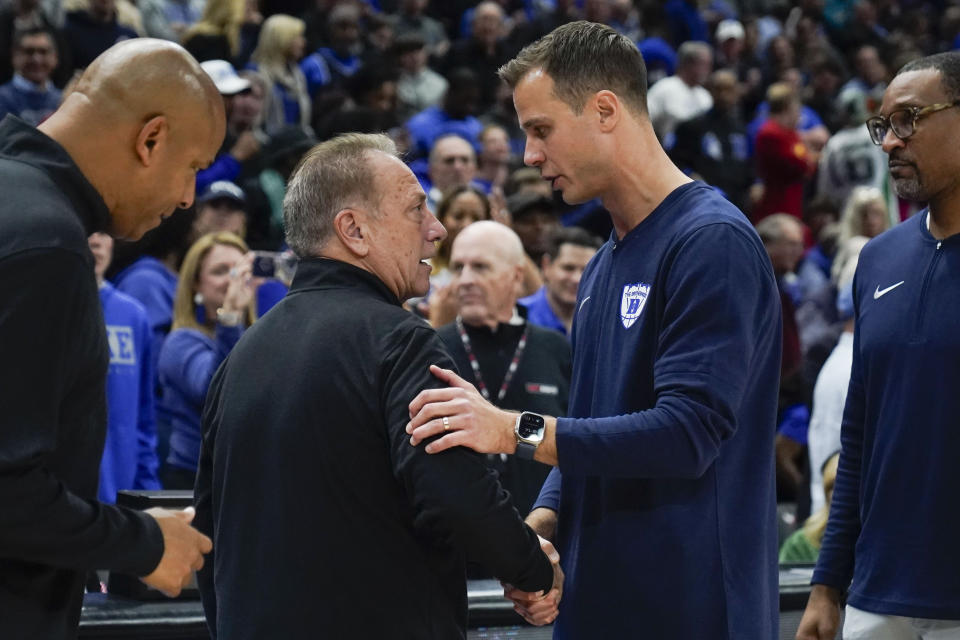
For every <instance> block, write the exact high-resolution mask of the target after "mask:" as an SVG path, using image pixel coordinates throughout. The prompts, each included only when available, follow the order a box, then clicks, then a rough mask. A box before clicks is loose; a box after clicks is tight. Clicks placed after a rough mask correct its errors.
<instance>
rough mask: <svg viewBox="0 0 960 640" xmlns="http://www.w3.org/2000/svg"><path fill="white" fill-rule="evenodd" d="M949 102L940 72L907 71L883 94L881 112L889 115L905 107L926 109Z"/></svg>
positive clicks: (894, 80) (892, 82)
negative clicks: (932, 105)
mask: <svg viewBox="0 0 960 640" xmlns="http://www.w3.org/2000/svg"><path fill="white" fill-rule="evenodd" d="M947 101H948V100H947V95H946V93H945V92H944V90H943V85H942V83H941V81H940V73H939V72H938V71H935V70H933V69H923V70H920V71H907V72H906V73H901V74H900V75H898V76H897V77H895V78H894V79H893V80H892V81H891V82H890V86H888V87H887V90H886V91H885V92H884V94H883V103H882V104H881V106H880V112H881V113H882V114H884V115H888V114H889V113H890V112H891V111H895V110H897V109H902V108H904V107H925V106H927V105H931V104H936V103H940V102H947Z"/></svg>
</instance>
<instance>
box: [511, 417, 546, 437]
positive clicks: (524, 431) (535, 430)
mask: <svg viewBox="0 0 960 640" xmlns="http://www.w3.org/2000/svg"><path fill="white" fill-rule="evenodd" d="M542 432H543V416H538V415H537V414H535V413H523V414H521V415H520V424H519V426H518V427H517V435H518V436H520V438H522V439H524V440H530V439H539V438H541V437H542V436H543V433H542Z"/></svg>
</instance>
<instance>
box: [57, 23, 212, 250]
mask: <svg viewBox="0 0 960 640" xmlns="http://www.w3.org/2000/svg"><path fill="white" fill-rule="evenodd" d="M39 129H40V130H41V131H43V132H44V133H46V134H47V135H49V136H50V137H51V138H53V139H54V140H56V141H57V142H59V143H60V144H61V145H62V146H63V147H64V148H65V149H66V150H67V152H68V153H69V154H70V156H71V158H73V160H74V162H76V164H77V166H78V167H79V168H80V171H81V172H82V173H83V174H84V176H85V177H86V178H87V179H88V180H89V181H90V183H91V184H92V185H93V186H94V187H95V188H96V189H97V191H98V192H99V193H100V195H101V197H102V198H103V200H104V202H105V203H106V205H107V208H108V209H109V210H110V213H111V216H112V220H113V228H112V230H111V232H112V234H113V235H114V236H116V237H121V238H128V239H137V238H139V237H140V236H142V235H143V234H144V233H146V232H147V231H149V230H150V229H152V228H153V227H155V226H157V225H158V224H160V220H161V219H162V218H163V217H166V216H168V215H170V214H171V213H173V211H174V209H176V208H177V207H181V208H186V207H189V206H190V205H191V204H192V203H193V198H194V188H195V179H196V172H197V171H198V170H200V169H202V168H204V167H206V166H209V164H210V163H212V162H213V159H214V157H215V156H216V153H217V151H218V150H219V148H220V144H221V143H222V142H223V136H224V132H225V129H226V118H225V115H224V108H223V99H222V98H221V97H220V94H219V92H218V91H217V88H216V86H215V85H214V84H213V80H211V79H210V77H209V76H208V75H207V74H206V73H205V72H204V71H203V69H201V68H200V65H199V64H198V63H197V61H196V60H194V59H193V57H192V56H191V55H190V54H189V53H187V51H186V50H185V49H184V48H183V47H181V46H179V45H177V44H174V43H172V42H167V41H165V40H155V39H150V38H136V39H132V40H126V41H124V42H121V43H119V44H116V45H114V46H112V47H111V48H110V49H108V50H107V51H105V52H104V53H103V54H101V55H100V56H99V57H98V58H97V59H96V60H94V61H93V63H91V64H90V66H89V67H87V69H86V71H85V72H84V73H83V76H81V78H80V80H79V81H78V82H77V84H76V86H75V87H74V89H73V91H72V92H71V93H70V94H69V95H68V96H66V98H65V99H64V101H63V104H62V106H61V107H60V109H59V110H57V112H56V113H54V114H53V115H52V116H51V117H50V118H49V119H48V120H47V121H46V122H44V123H43V124H42V125H41V126H40V127H39Z"/></svg>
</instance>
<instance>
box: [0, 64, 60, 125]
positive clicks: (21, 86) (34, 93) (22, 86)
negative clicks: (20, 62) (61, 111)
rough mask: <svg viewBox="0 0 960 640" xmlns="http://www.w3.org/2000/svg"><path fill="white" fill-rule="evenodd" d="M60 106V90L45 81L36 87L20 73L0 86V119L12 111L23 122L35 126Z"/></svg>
mask: <svg viewBox="0 0 960 640" xmlns="http://www.w3.org/2000/svg"><path fill="white" fill-rule="evenodd" d="M59 106H60V90H59V89H57V88H56V87H54V86H53V83H52V82H49V81H48V82H47V84H46V86H44V87H38V86H37V85H35V84H33V83H32V82H30V81H29V80H27V79H26V78H24V77H23V76H21V75H20V74H16V75H14V76H13V80H11V81H10V82H8V83H6V84H5V85H2V86H0V120H3V116H5V115H7V114H8V113H12V114H13V115H15V116H17V117H18V118H20V119H21V120H23V121H24V122H26V123H28V124H32V125H33V126H37V125H38V124H40V123H41V122H43V121H44V120H46V119H47V116H49V115H50V114H51V113H53V112H54V111H56V110H57V107H59Z"/></svg>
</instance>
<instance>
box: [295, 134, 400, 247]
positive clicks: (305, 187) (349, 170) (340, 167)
mask: <svg viewBox="0 0 960 640" xmlns="http://www.w3.org/2000/svg"><path fill="white" fill-rule="evenodd" d="M371 152H381V153H385V154H387V155H390V156H393V157H398V154H397V146H396V145H395V144H394V143H393V140H391V139H390V138H388V137H387V136H385V135H383V134H379V133H346V134H343V135H340V136H337V137H336V138H333V139H331V140H327V141H326V142H323V143H321V144H318V145H317V146H315V147H314V148H313V149H311V150H310V151H308V152H307V154H306V155H305V156H304V157H303V159H302V160H301V161H300V164H299V165H297V168H296V170H295V171H294V172H293V175H292V176H291V178H290V183H289V184H288V185H287V193H286V195H285V196H284V198H283V222H284V227H285V228H286V238H287V244H288V245H290V248H291V249H292V250H293V252H294V253H295V254H297V257H300V258H309V257H314V256H316V255H317V253H318V251H319V250H320V249H321V248H322V247H323V245H325V244H326V242H327V240H329V239H330V236H331V235H332V234H333V220H334V218H335V217H336V215H337V213H339V212H340V211H341V210H342V209H344V208H346V207H349V206H356V203H357V202H358V201H360V202H363V203H365V204H371V203H372V202H373V199H374V198H376V197H377V196H378V190H377V187H376V185H375V184H374V176H373V172H372V171H371V168H370V162H369V157H368V156H369V154H370V153H371Z"/></svg>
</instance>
